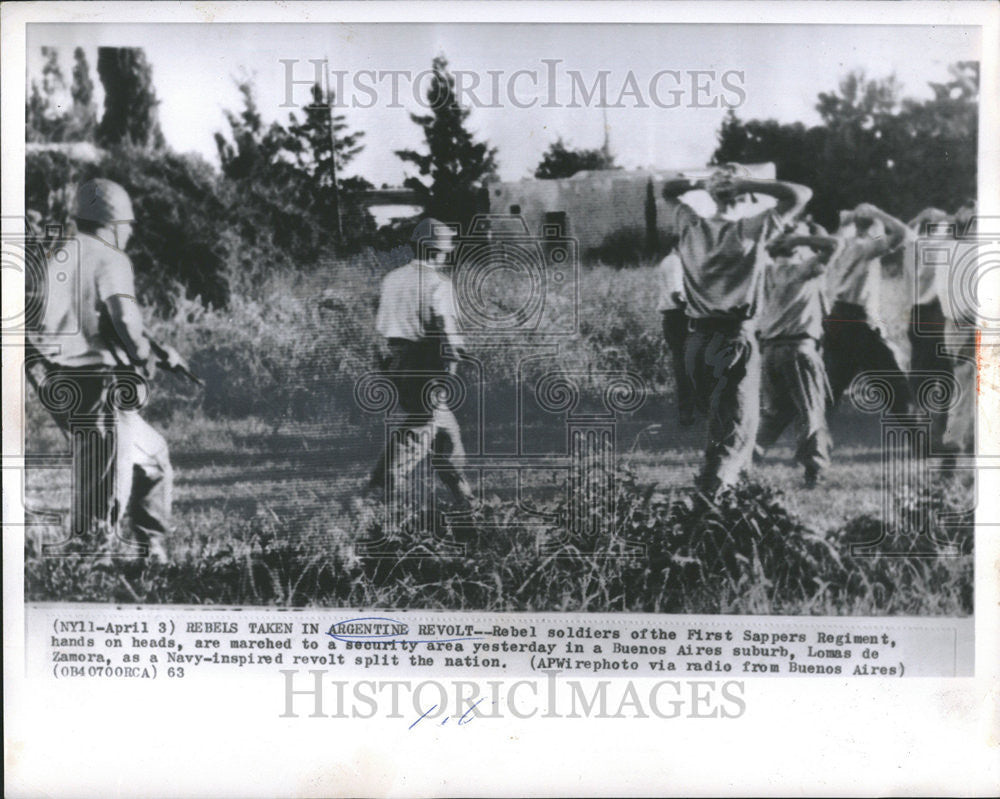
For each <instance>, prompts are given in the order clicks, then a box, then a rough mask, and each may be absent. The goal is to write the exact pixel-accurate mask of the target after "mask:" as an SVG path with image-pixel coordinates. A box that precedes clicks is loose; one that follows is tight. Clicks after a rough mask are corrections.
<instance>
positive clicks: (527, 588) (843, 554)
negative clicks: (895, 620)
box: [26, 472, 972, 615]
mask: <svg viewBox="0 0 1000 799" xmlns="http://www.w3.org/2000/svg"><path fill="white" fill-rule="evenodd" d="M956 496H957V495H956ZM782 500H783V498H782V495H781V493H780V492H778V491H776V490H775V489H774V488H771V487H769V486H766V485H763V484H760V483H755V482H744V483H741V484H740V485H738V486H737V487H736V488H735V489H732V490H730V491H728V492H726V493H724V494H723V495H722V496H721V497H720V498H719V500H718V501H716V502H713V503H710V502H707V501H706V500H705V498H704V497H702V496H701V495H699V494H698V493H696V492H695V491H693V490H692V489H686V488H685V489H677V488H674V489H667V490H664V489H661V488H660V487H657V486H654V485H647V486H642V485H639V484H637V483H636V481H635V479H634V477H633V476H632V475H631V474H629V473H627V472H625V473H622V474H620V475H619V479H618V488H617V496H616V498H615V525H614V528H613V532H612V533H611V535H608V536H603V537H596V536H593V535H589V536H588V535H584V534H577V535H567V533H566V531H565V529H564V528H563V526H562V525H560V524H551V525H549V526H546V527H542V528H538V527H535V526H530V525H526V524H525V523H524V522H523V521H519V520H518V518H517V516H516V510H515V509H514V508H513V506H512V505H511V504H510V503H503V502H501V501H499V500H493V501H491V502H487V503H486V504H485V505H484V506H483V507H482V508H481V509H480V510H479V511H478V513H477V515H476V516H475V519H474V521H472V522H457V521H454V520H452V519H450V517H442V518H441V519H438V520H437V522H436V523H429V520H427V519H422V518H420V517H419V516H417V515H414V516H413V517H411V518H410V519H409V520H407V521H406V522H405V523H404V524H402V525H401V526H399V527H398V528H394V529H391V530H387V529H386V528H385V527H384V526H383V516H382V514H381V512H380V511H381V509H380V508H376V509H375V512H374V513H372V514H370V515H369V516H367V517H366V518H362V519H358V518H357V517H347V516H339V515H337V514H336V513H333V512H328V513H327V514H323V515H319V516H317V515H316V514H314V513H310V514H308V515H306V514H302V515H296V514H295V513H291V514H288V515H284V516H282V515H279V514H277V513H275V512H273V511H272V510H270V509H268V508H263V509H261V510H259V511H258V512H257V513H256V514H255V515H254V516H253V517H252V518H250V519H246V520H240V521H238V522H234V521H233V520H227V521H226V522H224V524H226V525H227V529H226V530H224V531H221V532H218V533H217V534H216V535H214V536H212V537H208V536H205V537H202V538H200V539H199V540H194V541H189V542H188V546H187V549H185V550H183V551H181V552H178V553H177V554H178V556H177V557H176V558H175V559H174V561H173V562H172V563H170V564H169V565H166V566H160V565H155V564H146V563H144V562H142V561H141V560H132V561H129V560H111V561H108V562H103V563H101V562H95V561H94V560H93V559H85V558H72V557H68V558H67V557H63V558H46V557H42V556H41V551H40V549H39V540H38V539H31V540H29V544H28V551H27V552H26V591H27V596H28V598H29V599H33V600H41V599H52V598H56V597H58V598H60V599H64V600H87V601H125V602H167V603H209V604H278V605H320V606H329V605H332V606H359V607H380V608H412V607H421V608H442V609H474V610H482V611H577V612H585V611H633V612H655V613H757V614H772V613H773V614H782V613H783V614H818V615H835V614H843V613H864V614H886V615H892V614H903V615H908V614H911V615H918V614H919V615H923V614H949V615H962V614H967V613H970V612H971V611H972V526H971V524H964V525H961V526H958V527H953V528H949V529H948V530H947V531H945V530H942V529H936V530H935V533H936V534H937V535H938V536H945V537H947V539H948V541H949V542H952V543H954V544H955V545H956V546H957V549H958V554H957V555H955V556H953V557H937V558H911V557H898V556H896V557H890V556H881V557H868V556H864V557H862V556H857V555H855V554H852V546H851V545H852V544H857V543H866V542H868V541H871V540H873V539H874V538H877V537H878V535H879V534H880V533H881V532H882V531H881V525H880V523H879V522H878V521H877V520H875V519H873V518H870V517H861V518H859V519H857V520H855V521H853V522H851V523H849V524H848V525H847V526H846V527H845V528H843V529H841V530H837V531H834V532H833V533H832V534H831V535H821V534H818V533H816V532H815V531H813V530H811V529H810V528H809V527H808V526H807V525H806V524H805V523H804V522H803V521H802V520H801V519H799V518H797V517H795V516H794V515H792V514H790V513H789V512H788V511H787V510H786V508H785V506H784V504H783V501H782ZM921 501H923V502H930V503H933V504H934V505H935V506H936V509H937V510H938V511H942V510H949V509H953V508H952V504H951V503H952V500H951V499H950V498H949V495H948V494H947V492H945V491H944V490H943V489H940V488H939V490H938V491H936V492H935V493H934V495H933V496H928V497H926V498H924V499H923V500H921ZM540 510H543V511H547V512H550V513H553V514H555V515H556V517H557V516H559V515H560V514H563V513H564V512H565V510H566V509H565V507H564V506H563V505H562V504H561V503H560V502H559V501H556V502H550V503H547V504H544V505H541V506H540ZM591 512H592V513H594V514H599V513H602V512H603V511H602V510H601V509H600V508H598V507H596V506H595V507H594V508H592V509H591ZM554 518H555V517H554ZM355 525H359V526H358V527H355ZM350 529H359V530H360V531H361V532H359V533H358V534H355V535H350V534H347V533H346V532H345V530H350ZM432 531H433V532H432ZM891 532H892V531H890V533H891Z"/></svg>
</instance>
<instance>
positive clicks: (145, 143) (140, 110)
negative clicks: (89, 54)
mask: <svg viewBox="0 0 1000 799" xmlns="http://www.w3.org/2000/svg"><path fill="white" fill-rule="evenodd" d="M97 74H98V75H99V76H100V78H101V84H102V85H103V86H104V116H103V117H101V124H100V125H99V126H98V129H97V135H98V140H99V141H100V143H101V144H102V145H104V146H105V147H114V146H116V145H120V144H125V145H129V144H131V145H134V146H137V147H144V148H152V149H161V148H162V147H163V146H164V141H163V132H162V131H161V130H160V122H159V114H158V112H157V108H158V106H159V104H160V101H159V100H158V99H157V98H156V92H155V90H154V89H153V71H152V68H151V67H150V65H149V62H148V61H147V60H146V54H145V52H144V51H143V50H142V49H141V48H137V47H100V48H98V50H97Z"/></svg>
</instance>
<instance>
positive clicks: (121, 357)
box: [98, 306, 205, 386]
mask: <svg viewBox="0 0 1000 799" xmlns="http://www.w3.org/2000/svg"><path fill="white" fill-rule="evenodd" d="M98 324H99V330H100V333H101V337H102V338H103V339H104V341H105V342H106V343H107V344H108V345H109V347H110V349H111V354H112V355H113V356H114V358H115V360H116V361H118V364H119V365H120V366H124V367H128V368H132V369H140V371H141V368H140V365H138V364H135V363H132V360H131V359H130V358H129V355H128V349H127V348H126V347H125V345H124V344H123V343H122V340H121V338H120V337H119V335H118V331H117V330H115V326H114V324H113V323H112V322H111V317H110V316H109V315H108V309H107V307H106V306H102V307H101V311H100V319H99V322H98ZM143 336H145V337H146V341H148V342H149V348H150V350H151V351H152V353H153V355H155V356H156V366H157V367H158V368H160V369H163V370H164V371H167V372H170V373H171V374H175V375H178V376H180V377H186V378H187V379H188V380H190V381H191V382H192V383H194V384H195V385H196V386H204V385H205V381H203V380H202V379H201V378H200V377H198V375H196V374H195V373H194V372H192V371H191V369H190V368H189V367H188V365H187V363H185V362H184V361H183V360H182V361H181V362H180V363H179V364H176V365H175V366H169V365H168V364H169V363H170V352H169V351H168V350H167V348H166V347H164V346H163V345H162V344H161V343H160V342H159V341H157V340H156V339H154V338H153V337H152V336H150V335H149V333H148V332H146V331H143Z"/></svg>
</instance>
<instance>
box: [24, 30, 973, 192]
mask: <svg viewBox="0 0 1000 799" xmlns="http://www.w3.org/2000/svg"><path fill="white" fill-rule="evenodd" d="M27 45H28V80H29V82H30V81H31V79H32V78H36V79H37V78H38V77H39V76H40V70H41V64H42V58H41V47H42V46H43V45H48V46H53V47H57V48H58V49H59V52H60V58H61V60H62V62H63V69H64V73H65V74H66V76H67V79H68V78H69V76H70V74H71V68H72V52H73V48H75V47H77V46H80V47H83V48H84V51H85V52H86V54H87V57H88V60H89V61H90V66H91V73H92V78H93V80H94V82H95V84H97V86H98V97H97V99H98V102H99V103H100V102H102V99H103V98H102V95H101V93H100V91H99V89H100V82H99V80H98V76H97V69H96V64H97V47H98V46H131V47H142V48H144V49H145V51H146V54H147V58H148V59H149V61H150V63H151V64H152V69H153V80H154V85H155V88H156V92H157V95H158V96H159V98H160V101H161V105H160V123H161V126H162V129H163V133H164V136H165V137H166V140H167V143H168V144H169V145H170V146H171V147H172V148H173V149H175V150H177V151H180V152H189V151H194V152H198V153H200V154H202V155H203V156H204V157H206V158H207V159H209V160H210V161H212V162H213V163H218V157H217V153H216V146H215V141H214V134H215V133H216V132H217V131H225V130H227V129H228V126H227V123H226V120H225V116H224V111H225V110H226V109H231V110H238V109H239V108H240V98H239V94H238V92H237V90H236V85H235V81H236V79H237V78H239V77H241V76H251V77H252V78H253V80H254V83H255V86H256V93H257V102H258V105H259V108H260V111H261V113H262V115H263V117H264V118H265V120H274V119H277V120H282V121H286V120H287V118H288V113H289V112H290V111H295V109H294V108H288V107H282V105H283V104H284V103H286V102H287V101H289V100H290V101H291V103H292V104H304V103H305V102H308V98H307V93H308V87H307V86H305V85H304V84H303V85H293V86H292V87H291V94H290V95H289V85H288V83H287V80H288V78H289V76H290V77H291V78H292V79H293V80H297V81H300V80H309V79H311V78H312V77H313V75H314V74H315V66H314V65H313V64H312V63H310V60H314V59H319V60H326V61H327V63H328V64H329V70H326V69H323V72H324V74H328V73H329V72H330V71H335V72H339V73H341V74H343V78H342V79H341V80H343V87H344V91H343V92H342V93H341V97H342V98H343V100H344V101H345V102H346V103H347V104H348V106H349V107H347V108H344V109H342V110H341V113H343V114H344V115H345V116H346V120H347V122H348V124H349V125H350V126H351V127H352V128H354V129H358V130H362V131H364V132H365V134H366V136H365V140H364V141H365V144H366V147H365V150H364V151H363V152H362V153H361V155H359V156H358V157H357V159H356V160H355V161H354V162H353V163H352V164H351V165H350V167H349V168H348V170H347V174H348V175H351V174H359V175H363V176H364V177H366V178H367V179H368V180H370V181H372V182H373V183H374V184H375V185H382V184H388V185H399V184H400V183H401V181H402V180H403V178H404V177H405V175H406V174H409V171H408V170H411V169H412V167H407V166H406V165H404V164H403V163H402V162H401V161H400V160H399V159H398V158H397V157H396V156H395V155H394V151H395V150H398V149H403V148H415V149H420V147H421V143H422V136H421V131H420V129H419V128H418V127H417V126H416V125H414V124H413V122H411V121H410V118H409V114H410V113H411V112H418V113H427V111H426V109H424V108H422V107H421V106H420V105H418V103H417V102H416V101H415V100H414V97H413V89H414V82H415V80H411V79H410V78H408V77H407V75H410V76H416V75H417V74H418V73H420V72H421V71H423V70H426V69H428V68H429V67H430V63H431V60H432V58H433V57H434V56H436V55H438V54H444V55H446V56H447V58H448V60H449V64H450V66H451V67H452V68H453V69H456V70H463V71H466V74H467V77H465V78H463V80H464V81H465V85H466V86H469V87H470V90H471V94H467V95H466V98H467V100H469V102H470V103H472V102H473V101H472V99H471V98H473V97H474V98H476V101H478V103H479V104H480V105H483V106H485V105H492V106H494V107H474V108H473V110H472V113H471V116H470V117H469V122H468V125H469V127H470V128H471V129H472V130H474V131H475V132H476V134H477V135H478V136H479V137H480V138H485V139H487V140H489V142H490V143H491V144H492V145H494V146H496V147H497V148H498V151H499V152H498V162H499V173H500V176H501V178H502V179H504V180H518V179H521V178H524V177H527V176H530V174H531V173H532V172H533V171H534V169H535V167H536V165H537V164H538V162H539V160H540V159H541V156H542V154H543V152H544V151H545V150H546V149H547V147H548V146H549V144H550V143H551V142H552V141H554V140H555V139H556V137H557V136H561V137H563V138H564V139H565V140H566V141H567V142H568V143H569V144H570V145H571V146H574V147H588V148H589V147H599V146H601V144H602V142H603V139H604V136H605V131H606V132H607V136H608V139H609V143H610V146H611V149H612V151H613V152H614V153H615V155H616V157H617V160H618V163H619V164H620V165H622V166H624V167H626V168H636V167H661V168H682V167H691V166H696V165H702V164H705V163H707V162H708V160H709V158H710V157H711V154H712V151H713V150H714V148H715V145H716V133H717V131H718V128H719V124H720V122H721V121H722V118H723V116H724V115H725V113H726V107H725V104H726V103H728V104H730V105H734V106H735V110H736V112H737V114H738V115H739V116H740V117H741V118H744V119H751V118H758V119H759V118H774V119H777V120H779V121H781V122H794V121H801V122H803V123H805V124H807V125H808V124H814V123H816V122H818V121H819V118H818V115H817V114H816V112H815V109H814V106H815V103H816V97H817V94H818V93H819V92H821V91H832V90H834V89H836V87H837V84H838V82H839V80H840V79H841V78H842V77H843V76H844V75H845V74H846V73H847V72H849V71H851V70H855V69H862V70H864V71H865V73H866V74H867V75H869V76H871V77H885V76H888V75H890V74H895V75H896V77H897V78H898V79H899V81H900V82H901V83H902V85H903V93H904V95H906V96H910V97H915V98H922V97H929V96H930V91H929V90H928V88H927V82H928V81H942V80H946V79H947V77H948V73H947V65H948V64H950V63H952V62H955V61H959V60H977V59H978V58H979V48H980V42H979V35H978V29H977V28H973V27H949V26H907V27H902V26H892V27H890V26H874V25H872V26H847V25H836V26H834V25H810V26H804V25H773V24H772V25H766V26H765V25H704V24H684V25H670V24H655V25H654V24H641V25H640V24H627V25H626V24H622V25H611V24H603V25H593V24H589V25H583V24H533V25H526V24H517V25H504V24H425V25H414V24H407V25H399V24H386V23H379V24H370V23H369V24H341V25H335V24H287V25H260V24H246V25H191V24H185V25H180V24H178V25H169V24H157V25H156V26H155V27H154V26H152V25H145V26H144V25H131V24H130V25H111V24H101V25H95V24H76V25H71V24H59V25H42V24H35V25H30V26H29V28H28V41H27ZM289 60H291V61H292V62H293V63H291V64H290V65H289V64H286V63H282V62H283V61H289ZM289 69H291V70H292V71H291V73H289ZM364 70H370V71H372V72H371V73H364V72H363V71H364ZM519 70H524V71H525V72H524V73H522V74H518V75H515V73H518V71H519ZM602 70H603V71H606V75H605V79H606V82H607V83H606V85H607V87H608V90H607V95H606V102H605V105H610V106H612V107H608V108H605V109H602V108H600V107H599V105H600V103H599V102H598V94H597V93H595V94H594V96H593V98H592V99H591V101H590V102H586V101H585V99H584V95H585V94H586V93H587V92H588V91H589V90H590V89H591V85H592V84H593V83H594V81H595V80H599V76H600V72H601V71H602ZM394 71H396V72H397V76H396V77H393V74H392V73H393V72H394ZM399 71H405V73H406V74H404V73H402V72H399ZM574 71H575V73H576V77H575V78H574V75H573V73H574ZM379 73H384V76H383V77H382V79H381V80H379ZM630 76H631V77H630ZM477 79H478V80H479V86H478V87H475V86H474V82H475V81H476V80H477ZM331 81H333V83H332V85H334V86H336V81H337V77H336V75H334V77H332V78H331ZM355 81H358V82H359V83H360V84H361V85H362V87H370V88H367V89H366V88H361V89H355V88H353V87H354V83H355ZM393 81H396V86H397V89H396V93H395V97H394V96H393ZM651 84H652V85H651ZM422 85H426V84H421V83H419V82H418V83H416V86H417V89H418V92H417V93H418V94H420V92H419V88H420V86H422ZM598 85H599V84H598ZM494 87H496V89H498V90H497V91H495V90H494ZM671 90H674V93H673V94H672V93H671ZM623 92H624V93H623ZM654 95H655V96H654ZM574 99H575V101H576V105H577V106H578V107H567V106H569V105H570V104H571V103H573V101H574ZM713 104H714V106H715V107H712V105H713ZM616 105H617V106H623V107H614V106H616ZM642 105H645V106H646V107H641V106H642ZM365 106H370V107H365ZM521 106H530V107H521ZM543 106H548V107H543ZM671 106H674V107H671ZM299 113H300V114H301V112H299Z"/></svg>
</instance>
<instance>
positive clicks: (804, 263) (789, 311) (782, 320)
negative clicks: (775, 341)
mask: <svg viewBox="0 0 1000 799" xmlns="http://www.w3.org/2000/svg"><path fill="white" fill-rule="evenodd" d="M824 282H825V281H824V276H823V259H822V257H821V256H818V255H811V254H810V255H809V256H807V257H805V258H800V257H798V255H793V256H792V257H791V258H779V259H776V260H775V261H773V262H771V263H769V264H768V265H767V268H766V270H765V272H764V307H763V310H762V312H761V319H760V326H759V329H760V337H761V338H762V339H771V338H779V337H784V336H803V335H805V336H810V337H811V338H814V339H817V340H818V339H819V338H820V337H821V336H822V335H823V284H824Z"/></svg>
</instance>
